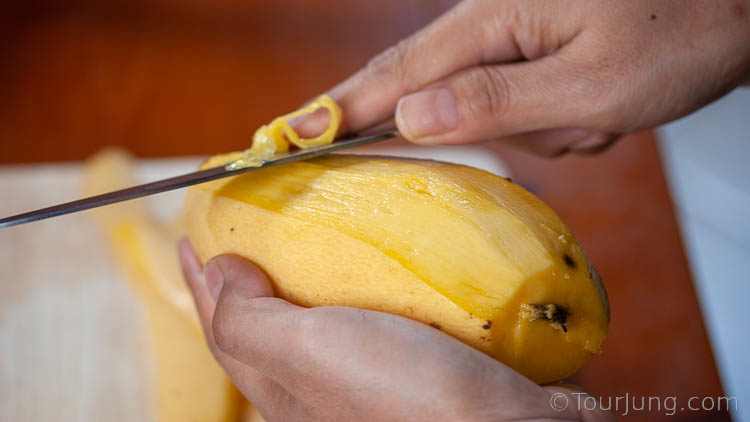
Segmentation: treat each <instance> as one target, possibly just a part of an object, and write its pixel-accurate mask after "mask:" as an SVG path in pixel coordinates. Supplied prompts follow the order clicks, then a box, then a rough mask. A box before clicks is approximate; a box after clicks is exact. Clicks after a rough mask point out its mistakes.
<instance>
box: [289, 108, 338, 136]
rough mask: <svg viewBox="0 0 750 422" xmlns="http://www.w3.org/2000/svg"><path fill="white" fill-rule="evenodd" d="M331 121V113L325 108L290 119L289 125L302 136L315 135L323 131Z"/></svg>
mask: <svg viewBox="0 0 750 422" xmlns="http://www.w3.org/2000/svg"><path fill="white" fill-rule="evenodd" d="M329 122H330V115H329V114H328V112H327V111H326V110H324V109H319V110H315V111H314V112H313V113H309V114H303V115H301V116H297V117H294V118H292V119H290V120H289V125H290V126H291V127H293V128H294V130H296V131H297V133H298V134H299V135H300V136H302V137H314V136H318V135H320V134H321V133H323V132H324V131H325V130H326V129H327V128H328V124H329Z"/></svg>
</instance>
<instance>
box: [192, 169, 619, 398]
mask: <svg viewBox="0 0 750 422" xmlns="http://www.w3.org/2000/svg"><path fill="white" fill-rule="evenodd" d="M236 157H237V155H236V154H234V155H232V154H230V155H225V156H219V157H215V158H214V159H211V160H209V161H208V162H207V163H205V164H204V168H205V167H212V166H217V165H223V164H226V162H227V161H228V160H230V159H232V158H236ZM185 225H186V228H187V231H188V234H189V237H190V239H191V241H192V243H193V245H194V247H195V248H196V251H197V252H198V254H199V256H200V257H201V259H203V260H207V259H209V258H211V257H213V256H215V255H219V254H223V253H234V254H238V255H241V256H244V257H246V258H247V259H249V260H251V261H253V262H255V263H256V264H258V265H259V266H260V267H261V268H263V270H265V272H266V273H267V274H268V275H269V277H270V278H271V280H272V282H273V285H274V289H275V292H276V293H277V295H278V296H279V297H281V298H284V299H286V300H288V301H290V302H293V303H295V304H298V305H302V306H308V307H312V306H351V307H358V308H364V309H371V310H375V311H382V312H389V313H393V314H397V315H402V316H404V317H407V318H412V319H414V320H417V321H421V322H423V323H425V324H428V325H430V326H432V327H433V328H434V329H438V330H442V331H444V332H445V333H447V334H449V335H452V336H454V337H456V338H457V339H459V340H461V341H463V342H464V343H466V344H467V345H469V346H472V347H475V348H476V349H478V350H481V351H483V352H485V353H487V354H488V355H490V356H492V357H494V358H496V359H497V360H498V361H500V362H502V363H504V364H506V365H508V366H509V367H511V368H513V369H514V370H516V371H518V372H520V373H522V374H524V375H525V376H527V377H529V378H530V379H532V380H534V381H535V382H537V383H550V382H554V381H557V380H561V379H563V378H565V377H568V376H570V375H571V374H573V373H574V372H576V371H577V370H578V369H579V368H581V367H582V366H583V365H584V363H585V362H586V361H587V360H588V359H589V358H590V357H591V356H592V355H594V354H596V353H599V352H600V351H601V347H602V343H603V341H604V339H605V337H606V334H607V328H608V322H609V305H608V302H607V297H606V293H605V290H604V287H603V285H602V283H601V281H600V280H599V277H598V276H597V274H596V272H595V271H594V269H593V267H592V266H591V265H590V263H589V261H588V259H587V257H586V256H585V255H584V253H583V251H582V250H581V247H580V246H579V245H578V243H577V242H576V240H575V238H574V237H573V235H572V234H571V232H570V231H569V230H568V228H566V226H565V225H564V224H563V222H562V221H561V220H560V218H559V217H558V216H557V215H556V214H555V213H554V211H552V210H551V209H550V208H549V207H548V206H547V205H546V204H544V203H543V202H542V201H541V200H539V199H538V198H536V197H535V196H534V195H532V194H531V193H529V192H527V191H526V190H524V189H523V188H521V187H520V186H518V185H516V184H514V183H512V182H511V181H509V180H506V179H504V178H501V177H498V176H495V175H493V174H490V173H487V172H484V171H481V170H478V169H474V168H470V167H465V166H460V165H453V164H447V163H441V162H433V161H422V160H411V159H394V158H379V157H366V156H345V155H336V156H328V157H323V158H318V159H315V160H311V161H305V162H298V163H292V164H287V165H284V166H278V167H269V168H264V169H260V170H256V171H253V172H249V173H246V174H244V175H240V176H236V177H233V178H228V179H222V180H217V181H214V182H211V183H207V184H203V185H198V186H195V187H193V188H191V189H189V191H188V194H187V200H186V205H185Z"/></svg>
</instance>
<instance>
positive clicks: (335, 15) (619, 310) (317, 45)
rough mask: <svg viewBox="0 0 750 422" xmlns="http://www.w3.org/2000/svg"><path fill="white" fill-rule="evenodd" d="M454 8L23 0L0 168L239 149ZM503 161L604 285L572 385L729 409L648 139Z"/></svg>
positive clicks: (0, 134) (400, 1)
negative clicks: (110, 152) (604, 334)
mask: <svg viewBox="0 0 750 422" xmlns="http://www.w3.org/2000/svg"><path fill="white" fill-rule="evenodd" d="M449 3H450V1H432V2H425V1H420V0H408V1H407V0H388V1H385V0H383V1H377V2H352V1H345V0H336V1H332V0H289V1H285V2H268V1H261V0H185V1H171V0H131V1H124V0H122V1H121V0H115V1H108V2H100V1H94V0H76V1H69V2H51V1H50V2H44V1H41V2H24V1H21V0H16V1H15V2H11V4H9V5H4V7H5V8H6V10H5V12H4V13H3V15H2V17H0V23H1V24H2V25H1V26H2V27H1V28H0V35H2V37H3V39H4V40H5V43H3V44H0V100H1V101H0V164H8V163H30V162H40V161H64V160H80V159H83V158H85V157H87V156H89V155H90V154H92V153H94V152H95V151H97V150H99V149H100V148H102V147H103V146H105V145H121V146H125V147H126V148H128V149H130V150H131V151H133V152H134V153H135V154H136V155H139V156H144V157H157V156H159V157H164V156H172V155H186V154H210V153H215V152H218V151H227V150H231V149H238V148H242V147H244V146H246V145H247V144H248V142H249V136H250V134H251V133H252V132H253V130H254V129H255V128H256V127H257V126H258V125H259V124H261V123H264V122H265V121H267V120H268V119H270V118H272V117H274V116H276V115H278V114H281V113H283V112H285V111H288V110H290V109H292V108H295V107H296V106H297V105H299V104H300V103H302V102H303V101H305V100H306V99H308V98H310V97H312V96H315V95H317V94H318V93H320V92H322V91H323V90H325V89H327V88H328V87H330V86H331V85H333V84H334V83H335V82H336V81H338V80H340V79H342V78H344V77H345V76H346V75H347V74H349V73H350V72H352V71H354V70H355V69H356V68H358V67H359V66H361V65H363V64H364V63H365V62H366V61H367V59H368V57H370V56H371V55H373V54H374V53H376V52H378V51H380V50H381V49H383V48H384V47H386V46H388V45H390V44H392V43H394V42H395V41H397V40H398V39H400V38H401V37H403V36H405V35H407V34H409V33H410V32H412V31H413V30H414V29H416V28H418V27H420V26H421V25H423V24H424V23H426V22H428V21H429V20H430V19H431V18H432V17H434V16H436V15H437V14H438V13H440V12H441V11H442V10H444V9H445V8H446V7H447V6H448V4H449ZM496 149H497V153H498V154H501V155H502V157H503V159H504V160H506V162H507V163H509V165H510V166H511V169H512V171H513V173H514V174H515V175H516V179H517V181H518V182H519V183H521V184H523V185H525V186H526V187H528V188H529V189H530V190H532V191H533V192H535V193H536V194H538V195H539V196H541V197H542V198H543V199H545V200H546V201H547V202H548V203H550V205H552V207H553V208H555V209H556V210H557V211H558V212H559V213H560V214H561V216H562V217H563V219H564V220H566V221H567V222H568V224H569V225H570V227H571V228H572V230H573V232H574V233H575V234H576V235H577V237H578V238H579V239H580V241H581V242H582V244H583V246H584V248H585V250H586V251H587V252H588V253H589V255H590V257H591V259H592V260H593V262H594V263H595V265H596V266H597V268H598V269H599V270H600V272H601V273H602V275H603V277H604V280H605V283H606V285H607V288H608V291H609V296H610V300H611V303H612V324H611V335H610V338H609V339H608V340H607V343H606V345H605V346H606V347H605V351H604V354H602V355H601V356H599V357H597V358H595V359H594V360H593V361H592V362H591V364H589V365H588V366H587V367H586V368H585V369H584V370H583V371H582V372H581V373H580V374H579V375H578V376H577V377H576V379H575V382H578V383H580V384H581V385H583V386H584V387H585V388H586V389H587V390H589V391H592V392H593V393H594V394H596V395H597V396H603V397H604V399H605V401H606V400H608V398H612V400H614V398H616V397H619V396H625V395H626V394H628V395H629V397H631V399H633V398H635V399H636V400H640V398H642V397H648V396H658V397H662V398H668V397H673V396H675V397H677V400H678V403H680V404H681V405H687V400H688V399H690V398H691V397H693V396H697V397H703V396H713V397H716V396H719V395H721V394H722V388H721V385H720V381H719V378H718V376H717V372H716V368H715V365H714V362H713V358H712V354H711V350H710V346H709V344H708V341H707V337H706V332H705V328H704V325H703V320H702V317H701V313H700V310H699V307H698V304H697V301H696V296H695V292H694V290H693V286H692V282H691V278H690V273H689V270H688V265H687V261H686V258H685V255H684V252H683V249H682V245H681V242H680V237H679V231H678V226H677V223H676V220H675V217H674V210H673V205H672V202H671V200H670V196H669V191H668V189H667V186H666V183H665V180H664V174H663V171H662V167H661V162H660V158H659V153H658V150H657V148H656V144H655V139H654V136H653V134H651V133H641V134H636V135H633V136H631V137H630V138H628V139H627V140H625V141H623V142H621V143H620V144H619V145H618V146H616V147H615V148H613V149H612V150H611V151H609V152H607V153H605V154H603V155H602V156H599V157H596V158H564V159H560V160H554V161H550V160H543V159H538V158H534V157H531V156H528V155H525V154H522V153H518V152H515V151H509V150H506V149H504V148H501V147H497V148H496ZM638 404H639V402H638V401H636V402H635V405H636V407H637V406H638ZM632 413H634V415H631V416H629V417H632V418H633V419H634V420H726V419H728V418H729V416H728V414H727V413H726V412H725V411H705V412H694V411H687V410H686V411H682V412H680V411H679V409H677V414H676V415H675V416H668V415H666V414H665V412H664V411H663V410H662V411H653V412H646V411H640V412H638V411H633V412H632Z"/></svg>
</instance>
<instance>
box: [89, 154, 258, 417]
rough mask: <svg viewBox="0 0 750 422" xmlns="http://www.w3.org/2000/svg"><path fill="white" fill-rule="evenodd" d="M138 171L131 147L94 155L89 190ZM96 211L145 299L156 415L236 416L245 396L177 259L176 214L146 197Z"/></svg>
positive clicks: (148, 380) (122, 181)
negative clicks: (204, 327) (165, 214)
mask: <svg viewBox="0 0 750 422" xmlns="http://www.w3.org/2000/svg"><path fill="white" fill-rule="evenodd" d="M132 173H133V170H132V166H131V161H130V159H129V157H128V156H127V154H125V153H123V152H121V151H116V150H109V151H105V152H102V153H100V154H98V155H97V156H95V157H93V158H92V159H91V160H90V161H89V163H88V166H87V171H86V177H85V187H84V191H85V193H86V194H88V195H93V194H96V193H102V192H106V191H111V190H114V189H119V188H123V187H126V186H131V185H134V184H137V181H136V180H134V177H133V174H132ZM92 215H93V217H94V218H95V219H96V222H97V223H98V225H99V227H100V228H101V229H102V232H103V234H104V235H105V236H106V237H107V239H108V240H109V243H110V244H111V245H112V250H113V254H114V257H115V259H116V260H117V261H118V263H119V264H120V266H121V268H122V269H123V270H124V271H125V272H126V274H127V276H128V282H129V285H130V287H131V289H132V290H133V291H134V293H135V294H136V296H137V298H138V299H139V300H140V302H141V303H142V304H143V305H144V310H145V314H146V315H145V316H146V321H147V323H148V329H149V343H150V353H149V354H148V356H149V357H150V359H149V362H150V366H151V367H152V368H153V373H150V374H144V375H146V376H144V377H143V381H144V385H143V387H144V388H147V389H148V390H149V391H151V393H152V394H153V398H154V400H153V409H152V410H151V412H150V413H151V414H152V416H153V420H157V421H160V422H186V421H195V422H234V421H237V420H238V418H239V417H240V416H239V415H240V413H241V412H242V411H243V408H246V407H247V404H246V403H245V402H244V400H243V399H242V396H241V395H240V394H239V392H237V391H236V389H235V388H234V386H233V385H232V383H231V381H230V380H229V378H228V377H227V376H226V374H225V373H224V371H223V370H222V368H221V367H220V366H219V365H218V364H217V363H216V361H215V359H214V357H213V355H212V354H211V352H210V351H209V349H208V347H207V346H206V342H205V339H204V336H203V333H202V331H201V327H200V323H199V321H198V317H197V312H196V310H195V305H194V304H193V299H192V297H191V295H190V292H189V291H188V289H187V287H186V285H185V282H184V280H183V278H182V274H181V272H180V268H179V264H178V261H177V253H176V252H177V249H176V245H177V239H178V238H179V232H180V229H179V226H180V225H179V224H178V222H172V223H170V224H164V223H162V222H160V221H158V220H157V219H156V218H154V216H152V215H150V214H149V213H148V211H147V210H146V207H145V204H144V203H143V202H141V201H131V202H125V203H121V204H118V205H115V206H110V207H103V208H99V209H97V210H95V211H94V212H93V214H92ZM245 413H246V415H247V416H246V419H247V420H248V421H249V420H259V418H258V417H257V416H256V417H255V419H252V415H254V414H255V413H254V412H253V411H252V410H246V411H245Z"/></svg>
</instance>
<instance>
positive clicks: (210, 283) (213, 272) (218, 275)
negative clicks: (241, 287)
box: [204, 262, 224, 302]
mask: <svg viewBox="0 0 750 422" xmlns="http://www.w3.org/2000/svg"><path fill="white" fill-rule="evenodd" d="M204 275H205V277H206V287H207V288H208V293H209V294H210V295H211V297H212V298H213V299H214V302H215V301H217V300H219V294H220V293H221V288H222V287H223V286H224V272H223V271H221V267H219V265H218V264H217V263H215V262H209V263H208V265H206V269H205V271H204Z"/></svg>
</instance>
